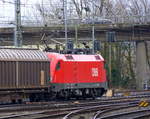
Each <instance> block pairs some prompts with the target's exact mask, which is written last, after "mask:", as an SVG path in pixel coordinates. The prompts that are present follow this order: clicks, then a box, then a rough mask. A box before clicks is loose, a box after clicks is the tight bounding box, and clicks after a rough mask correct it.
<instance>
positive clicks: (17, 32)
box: [14, 0, 22, 47]
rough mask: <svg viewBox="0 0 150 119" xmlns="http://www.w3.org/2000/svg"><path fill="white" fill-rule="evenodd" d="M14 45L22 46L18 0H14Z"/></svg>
mask: <svg viewBox="0 0 150 119" xmlns="http://www.w3.org/2000/svg"><path fill="white" fill-rule="evenodd" d="M14 46H16V47H19V46H22V33H21V10H20V0H15V33H14Z"/></svg>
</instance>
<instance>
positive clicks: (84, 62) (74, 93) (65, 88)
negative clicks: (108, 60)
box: [47, 53, 107, 98]
mask: <svg viewBox="0 0 150 119" xmlns="http://www.w3.org/2000/svg"><path fill="white" fill-rule="evenodd" d="M47 56H48V58H49V59H50V61H51V63H50V69H51V70H50V76H51V78H50V85H51V90H52V92H54V93H55V94H56V96H57V97H65V98H69V97H93V98H95V97H100V96H102V95H103V94H104V92H105V91H106V89H107V80H106V70H105V69H104V59H103V58H102V56H101V55H84V54H82V55H72V54H59V53H47Z"/></svg>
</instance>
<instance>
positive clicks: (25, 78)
mask: <svg viewBox="0 0 150 119" xmlns="http://www.w3.org/2000/svg"><path fill="white" fill-rule="evenodd" d="M49 65H50V61H49V60H48V58H47V56H46V55H45V53H43V52H42V51H39V50H24V49H0V90H3V89H7V90H8V89H32V88H41V87H47V86H48V79H49V77H50V76H49V72H50V71H49V70H50V69H49Z"/></svg>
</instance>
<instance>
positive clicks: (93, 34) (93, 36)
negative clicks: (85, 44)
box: [92, 1, 95, 54]
mask: <svg viewBox="0 0 150 119" xmlns="http://www.w3.org/2000/svg"><path fill="white" fill-rule="evenodd" d="M92 7H93V16H92V24H93V25H92V45H93V48H92V53H93V54H94V53H95V52H94V41H95V33H94V32H95V28H94V1H92Z"/></svg>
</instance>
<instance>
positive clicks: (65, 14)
mask: <svg viewBox="0 0 150 119" xmlns="http://www.w3.org/2000/svg"><path fill="white" fill-rule="evenodd" d="M63 7H64V13H63V14H64V22H65V44H66V47H65V49H66V50H68V48H67V42H68V36H67V0H63Z"/></svg>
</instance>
